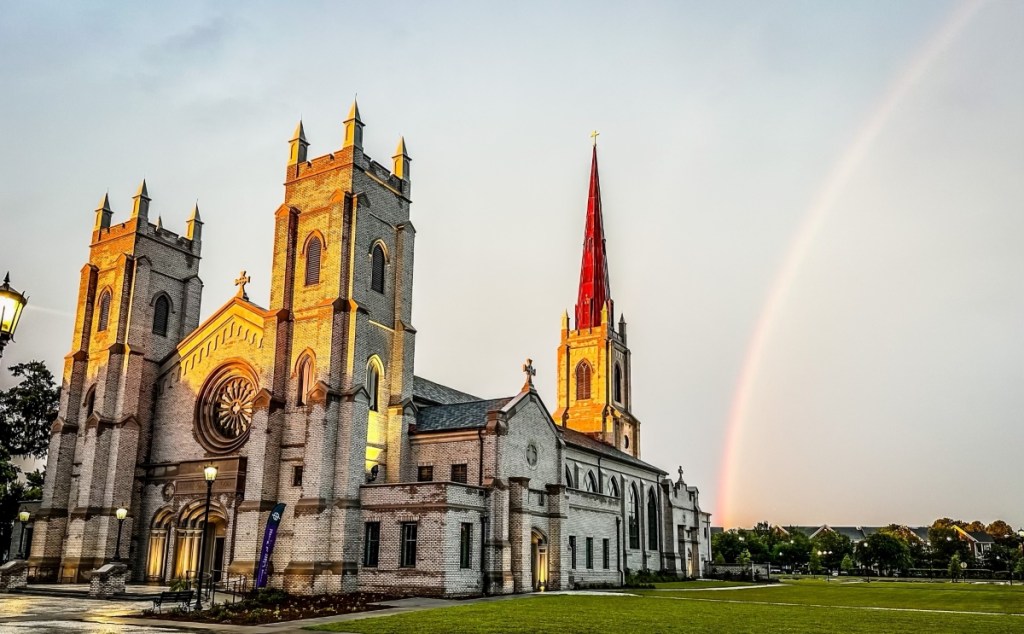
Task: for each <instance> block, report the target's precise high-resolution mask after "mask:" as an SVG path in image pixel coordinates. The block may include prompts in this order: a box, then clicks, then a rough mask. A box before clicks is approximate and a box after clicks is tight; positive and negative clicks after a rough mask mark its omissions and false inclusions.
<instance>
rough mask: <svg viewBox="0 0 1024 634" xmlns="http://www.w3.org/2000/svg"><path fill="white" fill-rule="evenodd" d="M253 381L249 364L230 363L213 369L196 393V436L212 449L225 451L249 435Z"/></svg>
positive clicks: (254, 389) (212, 450)
mask: <svg viewBox="0 0 1024 634" xmlns="http://www.w3.org/2000/svg"><path fill="white" fill-rule="evenodd" d="M257 392H258V390H257V387H256V381H255V379H254V377H253V375H252V373H251V372H249V371H248V368H245V367H241V366H237V365H231V366H226V367H223V368H221V369H219V370H217V371H216V372H214V373H213V374H212V375H211V376H210V377H209V378H208V379H207V380H206V384H205V385H204V386H203V389H202V391H201V392H200V394H199V402H198V404H197V411H196V437H197V438H198V440H199V442H200V443H201V444H202V445H203V446H204V447H206V448H207V449H208V450H210V451H211V452H215V453H227V452H230V451H234V450H235V449H238V448H239V447H241V446H242V445H243V444H244V443H245V441H246V440H247V439H248V437H249V427H250V426H251V425H252V417H253V411H254V409H255V401H256V394H257Z"/></svg>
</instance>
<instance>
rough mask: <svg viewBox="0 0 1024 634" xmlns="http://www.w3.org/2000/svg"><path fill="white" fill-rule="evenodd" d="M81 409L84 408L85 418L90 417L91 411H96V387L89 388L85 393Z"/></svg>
mask: <svg viewBox="0 0 1024 634" xmlns="http://www.w3.org/2000/svg"><path fill="white" fill-rule="evenodd" d="M82 407H84V408H85V417H86V418H89V417H90V416H92V413H93V411H95V410H96V386H95V385H94V386H92V387H90V388H89V391H88V392H86V393H85V399H83V401H82Z"/></svg>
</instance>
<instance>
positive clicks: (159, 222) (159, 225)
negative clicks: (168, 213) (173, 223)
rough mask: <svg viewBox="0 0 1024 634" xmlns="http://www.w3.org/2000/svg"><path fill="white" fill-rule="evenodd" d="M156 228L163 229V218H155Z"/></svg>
mask: <svg viewBox="0 0 1024 634" xmlns="http://www.w3.org/2000/svg"><path fill="white" fill-rule="evenodd" d="M156 228H157V229H163V228H164V218H163V216H157V217H156Z"/></svg>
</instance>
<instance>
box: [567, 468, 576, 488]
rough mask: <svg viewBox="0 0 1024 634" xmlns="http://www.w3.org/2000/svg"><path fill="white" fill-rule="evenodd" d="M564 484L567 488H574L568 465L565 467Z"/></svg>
mask: <svg viewBox="0 0 1024 634" xmlns="http://www.w3.org/2000/svg"><path fill="white" fill-rule="evenodd" d="M565 486H566V488H568V489H572V488H574V487H573V486H572V469H570V468H569V467H568V466H566V467H565Z"/></svg>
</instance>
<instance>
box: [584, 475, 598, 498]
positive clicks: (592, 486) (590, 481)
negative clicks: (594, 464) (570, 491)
mask: <svg viewBox="0 0 1024 634" xmlns="http://www.w3.org/2000/svg"><path fill="white" fill-rule="evenodd" d="M586 484H587V491H588V492H590V493H597V480H595V479H594V472H593V471H588V472H587V481H586Z"/></svg>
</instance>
